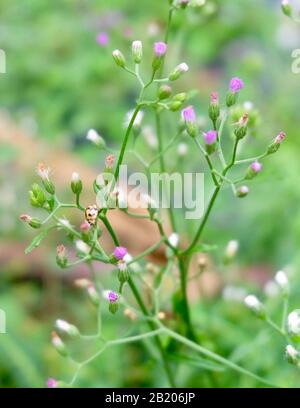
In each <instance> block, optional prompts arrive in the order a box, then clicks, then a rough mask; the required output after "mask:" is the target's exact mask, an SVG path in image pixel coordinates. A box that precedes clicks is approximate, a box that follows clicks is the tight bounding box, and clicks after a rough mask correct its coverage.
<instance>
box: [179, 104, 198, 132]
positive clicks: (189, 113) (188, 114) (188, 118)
mask: <svg viewBox="0 0 300 408" xmlns="http://www.w3.org/2000/svg"><path fill="white" fill-rule="evenodd" d="M182 117H183V120H184V121H185V125H186V130H187V132H188V134H189V135H190V136H192V137H195V136H196V134H197V127H196V114H195V111H194V108H193V106H188V107H187V108H185V109H183V111H182Z"/></svg>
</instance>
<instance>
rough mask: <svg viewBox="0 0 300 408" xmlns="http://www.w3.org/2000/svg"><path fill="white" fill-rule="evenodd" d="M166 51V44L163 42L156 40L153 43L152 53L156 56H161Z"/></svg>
mask: <svg viewBox="0 0 300 408" xmlns="http://www.w3.org/2000/svg"><path fill="white" fill-rule="evenodd" d="M166 52H167V44H165V43H164V42H156V43H155V44H154V53H155V55H156V56H157V57H163V56H164V55H165V53H166Z"/></svg>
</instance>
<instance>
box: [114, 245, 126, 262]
mask: <svg viewBox="0 0 300 408" xmlns="http://www.w3.org/2000/svg"><path fill="white" fill-rule="evenodd" d="M126 254H127V249H126V248H125V247H116V248H115V250H114V256H115V257H116V258H117V259H118V260H119V261H120V260H122V259H123V258H124V256H125V255H126Z"/></svg>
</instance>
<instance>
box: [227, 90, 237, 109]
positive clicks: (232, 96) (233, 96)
mask: <svg viewBox="0 0 300 408" xmlns="http://www.w3.org/2000/svg"><path fill="white" fill-rule="evenodd" d="M237 98H238V93H237V92H228V93H227V96H226V105H227V106H228V108H230V106H233V105H234V104H235V103H236V101H237Z"/></svg>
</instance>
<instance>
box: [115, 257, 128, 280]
mask: <svg viewBox="0 0 300 408" xmlns="http://www.w3.org/2000/svg"><path fill="white" fill-rule="evenodd" d="M117 266H118V269H119V270H118V279H119V282H120V283H124V282H127V281H128V279H129V272H128V268H127V263H126V261H124V260H123V259H121V260H119V261H118V263H117Z"/></svg>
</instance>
